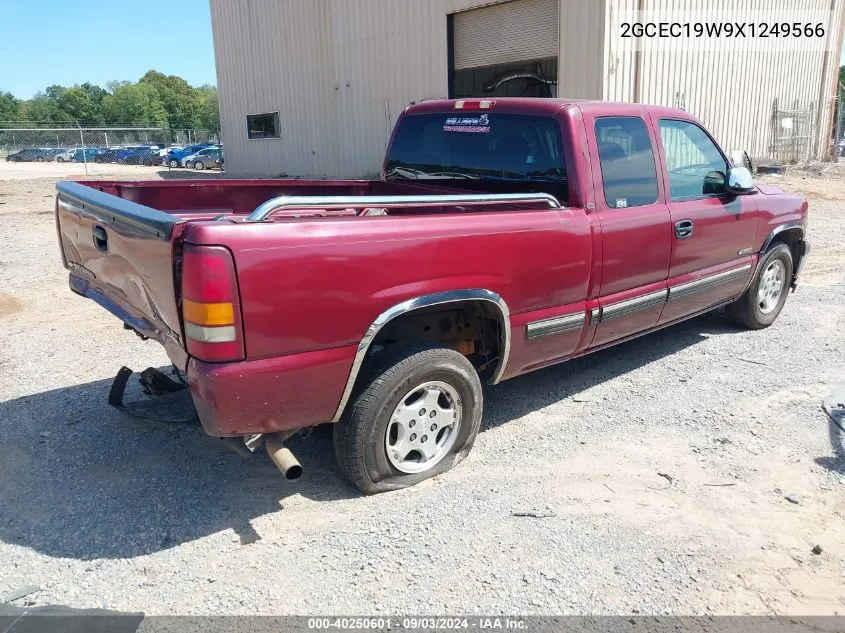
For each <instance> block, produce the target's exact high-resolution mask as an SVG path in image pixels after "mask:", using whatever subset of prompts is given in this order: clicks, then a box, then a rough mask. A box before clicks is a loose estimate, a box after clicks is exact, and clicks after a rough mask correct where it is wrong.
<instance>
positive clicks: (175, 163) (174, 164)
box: [170, 158, 180, 169]
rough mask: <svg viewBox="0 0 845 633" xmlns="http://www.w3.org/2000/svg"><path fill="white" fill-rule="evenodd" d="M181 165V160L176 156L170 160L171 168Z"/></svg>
mask: <svg viewBox="0 0 845 633" xmlns="http://www.w3.org/2000/svg"><path fill="white" fill-rule="evenodd" d="M179 166H180V165H179V161H178V160H176V159H175V158H173V159H171V160H170V168H171V169H176V168H177V167H179Z"/></svg>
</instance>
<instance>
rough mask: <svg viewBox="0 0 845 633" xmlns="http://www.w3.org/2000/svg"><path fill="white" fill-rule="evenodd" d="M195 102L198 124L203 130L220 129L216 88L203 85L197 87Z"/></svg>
mask: <svg viewBox="0 0 845 633" xmlns="http://www.w3.org/2000/svg"><path fill="white" fill-rule="evenodd" d="M197 95H198V98H197V103H198V110H199V116H198V119H199V126H200V127H201V128H202V129H204V130H212V131H214V132H216V131H217V130H219V129H220V105H219V101H218V98H217V88H215V87H214V86H209V85H204V86H200V87H199V88H197Z"/></svg>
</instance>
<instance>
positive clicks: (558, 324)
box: [525, 312, 586, 340]
mask: <svg viewBox="0 0 845 633" xmlns="http://www.w3.org/2000/svg"><path fill="white" fill-rule="evenodd" d="M585 319H586V313H584V312H577V313H575V314H567V315H564V316H559V317H553V318H551V319H543V320H541V321H532V322H531V323H529V324H528V325H527V326H526V328H525V336H526V338H528V339H529V340H531V339H535V338H540V337H541V336H551V335H552V334H561V333H563V332H569V331H570V330H578V329H581V327H582V326H583V325H584V320H585Z"/></svg>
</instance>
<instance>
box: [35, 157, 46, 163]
mask: <svg viewBox="0 0 845 633" xmlns="http://www.w3.org/2000/svg"><path fill="white" fill-rule="evenodd" d="M35 162H36V163H43V162H44V157H43V156H38V157H36V159H35Z"/></svg>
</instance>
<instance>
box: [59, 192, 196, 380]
mask: <svg viewBox="0 0 845 633" xmlns="http://www.w3.org/2000/svg"><path fill="white" fill-rule="evenodd" d="M56 189H57V190H58V196H57V199H56V224H57V229H58V234H59V242H60V245H61V251H62V257H63V259H64V263H65V267H66V268H67V269H68V270H70V286H71V289H72V290H73V291H74V292H76V293H78V294H81V295H83V296H85V297H88V298H89V299H92V300H94V301H96V302H97V303H99V304H100V305H101V306H102V307H104V308H105V309H106V310H108V311H109V312H111V313H112V314H113V315H115V316H116V317H118V318H119V319H121V320H122V321H124V323H126V324H127V325H129V326H130V327H132V328H134V329H135V330H137V331H138V332H139V333H141V334H143V335H144V336H148V337H150V338H152V339H155V340H157V341H159V342H160V343H162V344H163V345H164V346H165V347H166V348H167V351H168V354H169V355H170V357H171V359H172V360H173V361H174V362H176V363H177V364H180V365H181V364H182V361H183V360H184V358H185V353H184V345H183V340H182V334H181V323H180V319H179V307H178V303H177V283H176V278H175V270H176V268H175V257H176V256H177V254H178V246H179V241H180V238H181V235H182V233H183V232H184V226H185V224H184V222H183V221H181V220H180V219H179V218H178V217H175V216H173V215H170V214H168V213H165V212H163V211H158V210H157V209H153V208H151V207H147V206H144V205H140V204H137V203H135V202H131V201H129V200H124V199H122V198H118V197H117V196H113V195H110V194H107V193H104V192H103V191H99V190H97V189H95V188H92V187H90V186H86V185H82V184H80V183H76V182H60V183H58V184H57V185H56Z"/></svg>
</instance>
